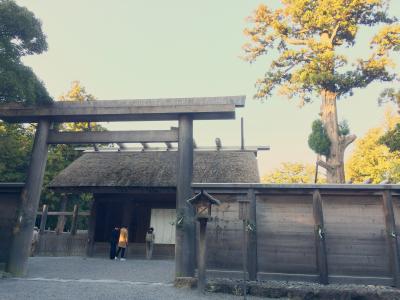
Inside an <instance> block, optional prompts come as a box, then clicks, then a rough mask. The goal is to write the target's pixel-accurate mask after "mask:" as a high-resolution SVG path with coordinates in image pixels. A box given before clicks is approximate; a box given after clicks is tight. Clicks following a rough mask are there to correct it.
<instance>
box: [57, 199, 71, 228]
mask: <svg viewBox="0 0 400 300" xmlns="http://www.w3.org/2000/svg"><path fill="white" fill-rule="evenodd" d="M67 202H68V197H67V195H66V194H61V205H60V211H62V212H64V211H66V209H67ZM65 221H66V217H65V216H63V215H60V216H58V219H57V227H56V234H60V233H63V232H64V228H65Z"/></svg>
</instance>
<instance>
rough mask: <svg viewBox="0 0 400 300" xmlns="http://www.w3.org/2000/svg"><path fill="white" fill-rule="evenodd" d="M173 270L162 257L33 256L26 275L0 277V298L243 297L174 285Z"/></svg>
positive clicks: (172, 265) (164, 298)
mask: <svg viewBox="0 0 400 300" xmlns="http://www.w3.org/2000/svg"><path fill="white" fill-rule="evenodd" d="M173 274H174V262H173V261H165V260H152V261H146V260H127V261H111V260H107V259H100V258H89V259H86V258H82V257H57V258H50V257H34V258H30V260H29V272H28V276H27V277H26V278H6V279H0V299H1V300H11V299H13V300H14V299H29V300H36V299H37V300H39V299H40V300H46V299H96V300H97V299H118V300H122V299H162V300H168V299H188V300H191V299H193V300H197V299H221V300H223V299H243V297H234V296H232V295H226V294H200V293H198V292H197V291H196V290H189V289H176V288H174V287H173V285H172V280H173V278H174V276H173ZM248 299H261V298H257V297H248ZM263 299H265V298H263Z"/></svg>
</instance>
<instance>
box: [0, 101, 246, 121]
mask: <svg viewBox="0 0 400 300" xmlns="http://www.w3.org/2000/svg"><path fill="white" fill-rule="evenodd" d="M245 99H246V97H245V96H226V97H203V98H201V97H200V98H172V99H139V100H98V101H85V102H73V101H58V102H54V103H52V104H50V105H46V106H24V105H20V104H15V103H13V104H5V105H1V106H0V119H3V120H4V121H7V122H37V121H39V120H41V119H49V120H53V121H55V122H82V121H85V122H88V121H97V122H98V121H159V120H178V119H179V116H180V115H181V114H189V115H191V117H192V119H194V120H212V119H233V118H234V117H235V108H236V107H243V106H244V103H245Z"/></svg>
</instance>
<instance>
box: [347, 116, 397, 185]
mask: <svg viewBox="0 0 400 300" xmlns="http://www.w3.org/2000/svg"><path fill="white" fill-rule="evenodd" d="M399 121H400V117H399V116H395V115H394V114H393V113H390V112H387V113H386V117H385V124H383V125H382V126H380V127H377V128H372V129H370V130H369V131H368V132H367V134H366V135H365V136H364V137H363V138H361V139H359V140H358V141H357V142H356V146H355V149H354V151H353V153H352V155H351V157H350V158H349V160H348V161H347V164H346V175H347V177H348V178H349V179H350V180H351V181H352V182H353V183H361V182H363V181H365V180H367V179H371V180H372V183H380V182H381V181H383V180H385V179H389V180H390V181H391V182H399V181H400V152H399V151H390V149H389V148H388V147H387V146H386V145H383V144H382V143H381V142H380V139H381V137H382V134H383V133H384V132H385V130H388V129H389V130H392V129H393V126H395V125H394V124H395V123H396V122H399Z"/></svg>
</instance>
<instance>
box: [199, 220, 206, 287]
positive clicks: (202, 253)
mask: <svg viewBox="0 0 400 300" xmlns="http://www.w3.org/2000/svg"><path fill="white" fill-rule="evenodd" d="M199 224H200V237H199V256H198V257H199V262H198V266H197V268H198V273H199V274H198V280H197V288H198V289H199V291H201V292H203V291H204V288H205V286H206V257H207V245H206V244H207V236H206V232H207V219H199Z"/></svg>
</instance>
